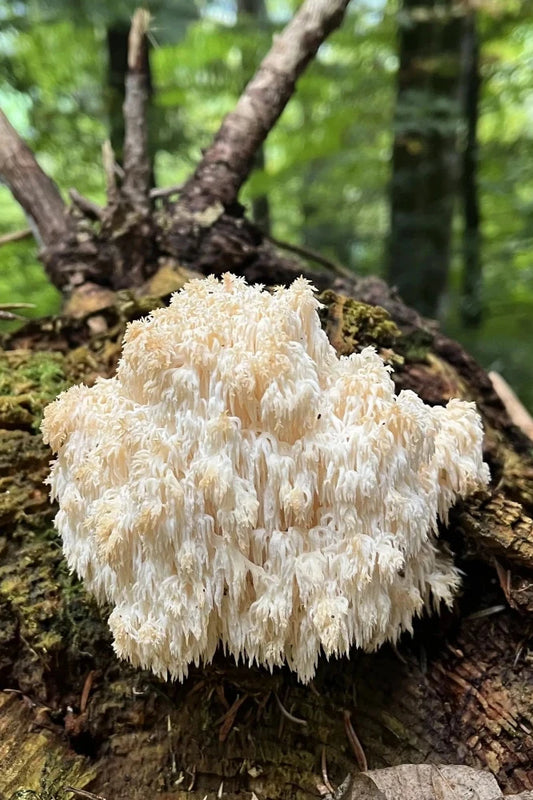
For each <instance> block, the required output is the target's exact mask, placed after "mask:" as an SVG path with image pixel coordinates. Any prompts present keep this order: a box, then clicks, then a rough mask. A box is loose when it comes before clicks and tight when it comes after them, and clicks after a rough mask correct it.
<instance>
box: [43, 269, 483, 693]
mask: <svg viewBox="0 0 533 800" xmlns="http://www.w3.org/2000/svg"><path fill="white" fill-rule="evenodd" d="M318 306H319V303H318V301H317V300H316V299H315V297H314V293H313V287H312V286H311V285H310V284H309V283H308V282H307V281H306V280H304V279H303V278H300V279H298V280H296V281H295V282H294V283H293V284H292V286H290V287H289V288H288V289H285V288H280V289H277V290H276V291H275V292H274V293H273V294H270V293H269V292H267V291H264V290H263V289H262V287H260V286H248V285H247V284H246V283H245V281H244V280H242V279H241V278H236V277H234V276H232V275H224V277H223V278H222V280H217V279H215V278H213V277H211V278H207V279H205V280H194V281H191V282H190V283H188V284H187V285H186V286H185V288H184V289H182V290H181V291H180V292H178V293H177V294H175V295H174V296H173V298H172V301H171V303H170V306H169V307H168V308H162V309H158V310H157V311H154V312H153V313H152V314H151V315H150V316H149V317H148V318H146V319H143V320H139V321H138V322H133V323H132V324H131V325H130V326H129V327H128V330H127V332H126V335H125V338H124V349H123V353H122V357H121V360H120V363H119V365H118V369H117V374H116V375H115V377H113V378H109V379H105V380H104V379H100V380H98V381H97V383H96V384H95V385H94V386H93V387H91V388H87V387H85V386H75V387H73V388H72V389H69V391H67V392H65V393H63V394H62V395H60V396H59V398H58V399H57V400H56V401H55V402H53V403H52V404H51V405H49V406H48V408H47V409H46V413H45V418H44V422H43V433H44V438H45V441H47V442H49V443H50V445H51V446H52V448H53V449H54V451H56V452H57V459H56V461H55V462H54V464H53V466H52V470H51V474H50V479H49V482H50V485H51V487H52V495H53V497H55V498H57V499H58V500H59V506H60V510H59V512H58V514H57V517H56V526H57V529H58V531H59V533H60V535H61V538H62V540H63V549H64V552H65V556H66V558H67V561H68V564H69V567H70V568H71V569H72V570H75V571H76V572H77V573H78V575H79V576H80V577H81V578H82V579H83V581H84V583H85V585H86V587H87V588H88V589H89V590H90V591H91V592H93V593H94V594H95V595H96V597H97V598H98V599H99V600H101V601H103V600H107V601H108V602H109V603H111V604H112V605H113V606H114V609H113V612H112V613H111V616H110V618H109V625H110V627H111V630H112V632H113V636H114V646H115V650H116V652H117V653H118V655H119V656H121V657H123V658H128V659H129V660H130V661H131V662H132V663H133V664H135V665H138V666H141V667H149V668H151V669H152V670H153V671H154V672H155V673H156V674H158V675H161V676H163V677H165V676H170V677H172V678H177V679H179V680H181V679H183V677H184V676H185V675H187V670H188V667H189V665H190V664H191V663H194V664H198V663H200V662H204V663H205V662H209V661H210V659H212V657H213V654H214V653H215V650H216V648H217V646H219V645H222V647H223V648H224V650H225V651H227V652H229V653H231V654H232V655H233V656H234V657H235V658H237V659H238V658H243V659H244V660H245V661H247V662H257V663H258V664H264V665H266V666H267V667H270V668H272V667H274V666H276V665H280V664H283V663H287V664H288V665H289V667H290V668H291V669H292V670H294V671H295V672H296V673H297V674H298V676H299V678H300V679H301V680H302V681H309V680H310V679H311V678H312V677H313V675H314V673H315V669H316V665H317V660H318V657H319V654H320V653H321V652H323V653H325V654H326V656H331V655H341V654H344V653H347V652H348V650H349V648H350V647H351V646H352V645H356V646H357V647H361V648H364V649H365V650H373V649H374V648H376V647H378V646H379V645H381V644H382V643H383V642H385V641H387V640H392V641H394V640H396V639H397V638H398V636H399V635H400V633H401V632H402V631H404V630H410V629H411V624H412V619H413V617H414V616H415V615H417V614H420V613H421V612H422V610H423V608H424V607H425V606H429V605H431V604H434V605H437V604H438V603H439V602H440V601H444V602H445V603H448V604H449V603H450V602H451V599H452V595H453V592H454V590H455V589H456V587H457V585H458V575H457V571H456V570H455V568H454V566H453V564H452V563H451V561H450V560H449V558H447V557H445V556H443V555H442V554H441V553H440V552H439V551H438V549H437V547H436V536H437V520H438V519H439V518H440V519H442V520H446V519H447V515H448V511H449V509H450V507H451V506H452V505H453V503H454V502H455V501H456V499H457V498H458V497H464V496H465V495H467V494H469V493H470V492H473V491H475V490H476V489H477V488H479V487H481V486H484V485H485V484H486V483H487V481H488V480H489V473H488V468H487V466H486V465H485V464H484V463H483V458H482V450H481V444H482V428H481V421H480V418H479V415H478V414H477V412H476V410H475V407H474V405H473V404H472V403H466V402H462V401H460V400H452V401H450V403H448V405H447V406H446V408H430V407H429V406H427V405H425V404H424V403H423V402H422V400H421V399H420V398H419V397H417V395H416V394H414V393H413V392H411V391H402V392H400V393H399V395H395V392H394V384H393V381H392V379H391V377H390V368H389V367H387V366H386V365H385V364H384V363H383V361H382V359H381V358H380V356H379V355H377V353H376V352H375V351H374V350H373V349H372V348H370V347H367V348H366V349H365V350H363V352H361V353H359V354H356V355H351V356H349V357H342V358H338V357H337V355H336V353H335V351H334V349H333V347H332V346H331V345H330V343H329V341H328V339H327V337H326V335H325V333H324V332H323V331H322V329H321V327H320V322H319V318H318V314H317V308H318Z"/></svg>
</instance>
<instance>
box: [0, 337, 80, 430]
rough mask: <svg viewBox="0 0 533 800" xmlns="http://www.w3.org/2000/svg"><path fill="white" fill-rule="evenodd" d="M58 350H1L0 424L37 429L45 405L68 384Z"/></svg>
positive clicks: (8, 426)
mask: <svg viewBox="0 0 533 800" xmlns="http://www.w3.org/2000/svg"><path fill="white" fill-rule="evenodd" d="M64 364H65V360H64V357H63V356H62V355H61V354H60V353H40V352H37V353H32V352H31V351H30V350H11V351H9V350H7V351H4V352H2V353H0V426H1V427H4V428H8V429H13V428H25V429H27V428H32V429H33V430H37V429H38V427H39V425H40V423H41V417H42V412H43V409H44V407H45V406H46V405H47V404H48V403H49V402H51V401H52V400H53V399H54V398H55V397H57V395H58V394H59V393H60V392H61V391H63V389H65V388H66V387H67V385H68V384H67V380H66V376H65V369H64Z"/></svg>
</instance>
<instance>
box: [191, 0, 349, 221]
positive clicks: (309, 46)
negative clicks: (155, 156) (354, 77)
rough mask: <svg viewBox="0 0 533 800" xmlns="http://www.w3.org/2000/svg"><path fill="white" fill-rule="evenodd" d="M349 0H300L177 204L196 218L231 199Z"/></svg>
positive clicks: (228, 202) (337, 22)
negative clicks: (190, 211) (300, 78)
mask: <svg viewBox="0 0 533 800" xmlns="http://www.w3.org/2000/svg"><path fill="white" fill-rule="evenodd" d="M348 3H349V0H305V1H304V2H303V3H302V5H301V6H300V8H299V10H298V11H297V13H296V14H295V15H294V17H293V19H292V20H291V21H290V22H289V24H288V25H287V26H286V27H285V29H284V30H283V31H282V32H281V33H280V34H279V35H278V36H276V37H275V38H274V42H273V44H272V47H271V49H270V51H269V53H268V54H267V55H266V56H265V58H264V59H263V61H262V62H261V64H260V66H259V69H258V70H257V72H256V74H255V75H254V77H253V78H252V79H251V81H250V82H249V83H248V85H247V86H246V88H245V89H244V92H243V93H242V95H241V97H240V99H239V101H238V103H237V105H236V106H235V108H234V110H233V111H231V112H230V113H229V114H227V116H226V117H225V118H224V120H223V122H222V125H221V126H220V129H219V131H218V133H217V135H216V136H215V139H214V141H213V144H212V145H211V146H210V147H209V148H208V149H207V150H206V151H205V153H204V155H203V158H202V160H201V162H200V164H199V165H198V167H197V169H196V171H195V173H194V175H193V176H192V177H191V178H190V179H189V180H188V181H187V183H186V185H185V187H184V190H183V194H182V197H181V201H182V202H183V204H184V205H186V206H187V208H189V209H190V210H192V211H196V212H202V211H205V209H206V208H209V207H210V206H214V205H216V204H217V203H219V204H222V206H223V207H224V208H228V206H231V205H232V204H233V203H234V202H235V201H236V199H237V196H238V193H239V189H240V188H241V186H242V184H243V183H244V181H245V180H246V178H247V177H248V175H249V173H250V170H251V169H252V167H253V162H254V157H255V154H256V153H257V151H258V149H259V148H260V147H261V145H262V143H263V142H264V140H265V139H266V137H267V135H268V133H269V132H270V130H271V129H272V127H273V126H274V124H275V123H276V120H277V119H278V117H279V116H280V114H281V112H282V111H283V109H284V108H285V106H286V105H287V103H288V101H289V100H290V98H291V96H292V94H293V92H294V88H295V85H296V81H297V80H298V78H299V77H300V75H301V74H302V72H303V71H304V69H305V68H306V66H307V64H308V63H309V62H310V61H311V59H312V58H313V56H314V55H315V53H316V51H317V50H318V48H319V47H320V45H321V44H322V42H323V41H324V40H325V39H326V38H327V36H328V35H329V34H330V33H331V32H332V31H333V30H334V29H335V28H337V27H338V26H339V25H340V24H341V22H342V19H343V17H344V12H345V11H346V7H347V6H348Z"/></svg>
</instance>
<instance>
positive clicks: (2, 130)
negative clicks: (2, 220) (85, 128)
mask: <svg viewBox="0 0 533 800" xmlns="http://www.w3.org/2000/svg"><path fill="white" fill-rule="evenodd" d="M0 175H1V176H2V178H3V180H4V181H5V183H6V184H7V186H8V187H9V189H10V191H11V193H12V194H13V197H14V198H15V200H17V201H18V202H19V203H20V205H21V206H22V208H23V209H24V211H25V212H26V214H27V216H28V217H29V219H30V220H31V221H32V224H33V231H34V235H35V234H37V238H38V239H39V241H40V242H41V243H42V244H43V245H45V246H46V245H50V244H54V243H56V242H57V241H60V240H62V239H66V238H68V236H69V233H70V226H69V222H68V219H67V216H66V209H65V204H64V202H63V200H62V198H61V195H60V193H59V189H58V188H57V186H56V185H55V183H54V182H53V181H52V180H50V178H49V177H48V175H46V174H45V173H44V172H43V170H42V169H41V167H40V166H39V164H38V163H37V160H36V158H35V156H34V155H33V153H32V152H31V150H30V149H29V147H27V145H26V144H25V143H24V142H23V141H22V139H21V138H20V137H19V135H18V134H17V132H16V131H15V129H14V128H13V126H12V125H11V124H10V122H9V120H8V119H7V117H6V116H5V114H4V113H3V112H2V111H1V110H0Z"/></svg>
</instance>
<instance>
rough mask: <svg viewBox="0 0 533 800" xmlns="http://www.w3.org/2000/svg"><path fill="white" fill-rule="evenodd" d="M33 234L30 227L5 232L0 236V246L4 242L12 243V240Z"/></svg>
mask: <svg viewBox="0 0 533 800" xmlns="http://www.w3.org/2000/svg"><path fill="white" fill-rule="evenodd" d="M30 236H33V233H32V230H31V228H24V230H22V231H13V233H5V234H4V235H3V236H0V247H3V246H4V245H5V244H12V243H13V242H20V241H22V239H29V238H30Z"/></svg>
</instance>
